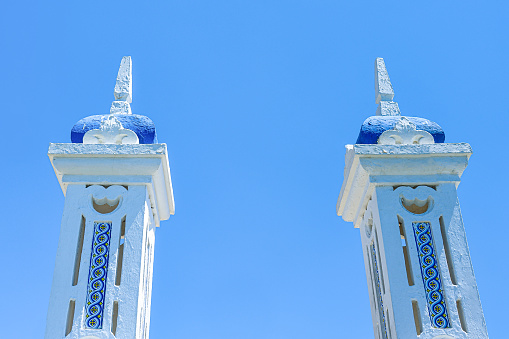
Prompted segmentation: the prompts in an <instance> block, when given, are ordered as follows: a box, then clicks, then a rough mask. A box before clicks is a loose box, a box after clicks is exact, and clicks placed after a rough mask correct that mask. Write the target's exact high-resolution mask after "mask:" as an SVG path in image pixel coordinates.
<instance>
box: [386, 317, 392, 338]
mask: <svg viewBox="0 0 509 339" xmlns="http://www.w3.org/2000/svg"><path fill="white" fill-rule="evenodd" d="M385 318H386V319H387V335H388V339H391V338H392V332H391V319H389V310H386V312H385Z"/></svg>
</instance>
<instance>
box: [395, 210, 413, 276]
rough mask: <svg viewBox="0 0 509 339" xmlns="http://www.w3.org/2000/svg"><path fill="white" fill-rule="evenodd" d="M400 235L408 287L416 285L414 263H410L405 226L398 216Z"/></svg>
mask: <svg viewBox="0 0 509 339" xmlns="http://www.w3.org/2000/svg"><path fill="white" fill-rule="evenodd" d="M398 223H399V234H400V236H401V247H402V249H403V258H404V259H405V269H406V277H407V280H408V286H413V285H414V274H413V273H412V262H411V261H410V252H409V250H408V242H407V237H406V232H405V224H404V223H403V219H402V218H401V217H400V216H399V215H398Z"/></svg>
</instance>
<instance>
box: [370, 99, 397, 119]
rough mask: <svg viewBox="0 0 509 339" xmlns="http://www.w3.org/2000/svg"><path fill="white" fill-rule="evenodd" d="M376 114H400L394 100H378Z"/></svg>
mask: <svg viewBox="0 0 509 339" xmlns="http://www.w3.org/2000/svg"><path fill="white" fill-rule="evenodd" d="M376 115H384V116H395V115H401V111H400V110H399V106H398V103H397V102H394V101H380V103H379V104H378V108H377V110H376Z"/></svg>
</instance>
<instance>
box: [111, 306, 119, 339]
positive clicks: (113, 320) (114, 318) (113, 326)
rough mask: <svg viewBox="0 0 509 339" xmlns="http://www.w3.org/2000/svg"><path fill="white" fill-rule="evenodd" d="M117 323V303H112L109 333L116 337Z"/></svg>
mask: <svg viewBox="0 0 509 339" xmlns="http://www.w3.org/2000/svg"><path fill="white" fill-rule="evenodd" d="M117 322H118V301H116V300H115V301H114V302H113V312H112V313H111V333H113V335H114V336H116V335H117Z"/></svg>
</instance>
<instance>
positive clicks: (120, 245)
mask: <svg viewBox="0 0 509 339" xmlns="http://www.w3.org/2000/svg"><path fill="white" fill-rule="evenodd" d="M124 243H125V216H124V217H123V218H122V221H121V222H120V239H119V242H118V256H117V273H116V276H115V285H116V286H120V280H121V279H122V263H123V261H124Z"/></svg>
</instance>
